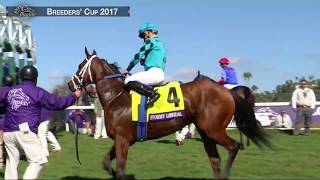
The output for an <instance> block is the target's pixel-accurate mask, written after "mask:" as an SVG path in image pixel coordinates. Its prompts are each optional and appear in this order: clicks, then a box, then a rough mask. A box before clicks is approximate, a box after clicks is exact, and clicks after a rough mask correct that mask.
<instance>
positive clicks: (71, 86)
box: [68, 81, 76, 92]
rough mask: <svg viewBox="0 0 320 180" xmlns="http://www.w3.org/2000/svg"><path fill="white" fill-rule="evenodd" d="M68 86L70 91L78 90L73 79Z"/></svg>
mask: <svg viewBox="0 0 320 180" xmlns="http://www.w3.org/2000/svg"><path fill="white" fill-rule="evenodd" d="M68 87H69V90H70V91H72V92H74V91H76V88H75V87H74V85H73V83H72V82H71V81H69V82H68Z"/></svg>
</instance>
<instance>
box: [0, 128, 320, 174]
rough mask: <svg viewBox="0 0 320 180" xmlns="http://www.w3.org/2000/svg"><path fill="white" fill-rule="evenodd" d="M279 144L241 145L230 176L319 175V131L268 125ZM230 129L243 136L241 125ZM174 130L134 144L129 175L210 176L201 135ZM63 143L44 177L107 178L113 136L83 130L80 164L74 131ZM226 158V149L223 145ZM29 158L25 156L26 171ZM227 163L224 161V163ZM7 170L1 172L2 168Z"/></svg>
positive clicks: (128, 163)
mask: <svg viewBox="0 0 320 180" xmlns="http://www.w3.org/2000/svg"><path fill="white" fill-rule="evenodd" d="M268 132H269V134H270V135H271V136H272V143H273V144H274V147H275V149H274V150H270V149H265V150H260V149H258V148H257V147H256V146H254V145H250V146H249V147H247V146H246V147H245V148H246V149H245V150H244V151H239V153H238V156H237V158H236V160H235V163H234V165H233V169H232V172H231V179H288V180H289V179H290V180H291V179H320V171H319V170H320V163H319V160H320V158H319V157H320V154H319V153H320V145H319V143H320V132H318V131H313V132H312V134H311V135H309V136H290V135H288V134H286V133H282V132H280V131H277V130H269V131H268ZM228 133H229V134H230V135H231V136H232V137H234V138H235V139H239V135H238V132H237V131H234V130H231V131H228ZM173 140H174V136H173V135H170V136H167V137H163V138H161V139H158V140H154V141H147V142H142V143H136V144H134V145H133V146H132V147H131V148H130V150H129V156H128V161H127V166H126V174H127V175H129V178H130V179H212V177H213V174H212V170H211V167H210V164H209V161H208V157H207V155H206V153H205V151H204V148H203V146H202V142H201V140H200V138H199V136H197V137H196V138H195V139H191V140H186V141H185V142H184V145H183V146H180V147H178V146H176V145H175V144H173ZM59 141H60V143H61V146H62V148H63V152H62V153H60V154H53V155H51V156H50V158H49V164H48V165H47V166H46V167H45V168H44V170H43V171H42V173H41V176H40V178H41V179H108V178H111V176H109V175H108V174H107V173H106V172H105V171H104V170H103V169H102V159H103V157H104V155H105V153H106V152H107V151H109V149H110V147H111V145H112V143H113V141H112V140H110V139H99V140H95V139H93V138H92V137H88V136H85V135H80V137H79V151H80V159H81V162H82V165H79V164H78V163H77V161H76V156H75V145H74V136H73V134H69V133H65V132H64V133H61V134H60V135H59ZM219 152H220V155H221V158H222V161H225V159H226V155H227V152H226V151H225V150H224V148H223V147H221V146H219ZM26 165H27V163H26V162H25V161H21V163H20V167H19V175H20V177H21V176H22V174H23V172H24V170H25V168H26ZM222 167H223V166H222ZM2 175H3V174H2Z"/></svg>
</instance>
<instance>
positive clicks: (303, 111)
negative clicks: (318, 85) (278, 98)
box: [294, 107, 313, 134]
mask: <svg viewBox="0 0 320 180" xmlns="http://www.w3.org/2000/svg"><path fill="white" fill-rule="evenodd" d="M312 113H313V110H312V109H311V108H310V107H298V108H297V116H296V123H295V130H294V134H298V133H299V129H300V127H299V125H300V124H301V123H302V122H303V123H304V128H305V130H304V131H305V133H309V131H310V125H311V123H312Z"/></svg>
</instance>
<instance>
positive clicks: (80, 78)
mask: <svg viewBox="0 0 320 180" xmlns="http://www.w3.org/2000/svg"><path fill="white" fill-rule="evenodd" d="M95 57H97V56H96V55H92V56H91V57H90V58H89V59H88V58H86V61H87V62H86V64H85V65H84V66H83V67H82V68H81V70H80V72H79V73H78V74H77V73H76V74H74V75H73V76H72V78H71V81H72V84H73V86H74V88H75V89H77V88H84V87H86V86H87V85H89V84H92V83H93V78H92V74H91V63H92V60H93V59H94V58H95ZM87 71H88V73H89V77H90V81H91V83H83V77H84V75H85V74H86V72H87ZM76 80H77V81H78V82H79V84H78V85H77V84H76Z"/></svg>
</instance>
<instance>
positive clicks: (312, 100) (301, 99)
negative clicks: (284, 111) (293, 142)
mask: <svg viewBox="0 0 320 180" xmlns="http://www.w3.org/2000/svg"><path fill="white" fill-rule="evenodd" d="M307 86H308V82H307V81H306V80H301V81H300V86H299V88H297V89H296V90H295V91H294V92H293V94H292V108H293V109H294V111H296V112H297V116H296V123H295V127H294V128H295V129H294V131H293V134H294V135H299V130H300V127H299V124H300V123H301V122H304V128H305V129H304V134H305V135H309V133H310V125H311V121H312V113H313V109H314V108H315V104H316V96H315V94H314V92H313V90H312V89H309V88H308V87H307Z"/></svg>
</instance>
